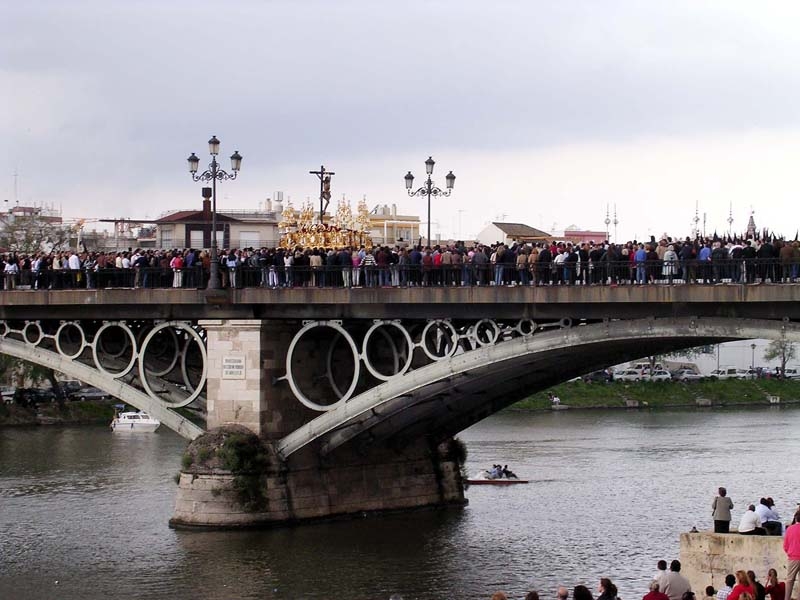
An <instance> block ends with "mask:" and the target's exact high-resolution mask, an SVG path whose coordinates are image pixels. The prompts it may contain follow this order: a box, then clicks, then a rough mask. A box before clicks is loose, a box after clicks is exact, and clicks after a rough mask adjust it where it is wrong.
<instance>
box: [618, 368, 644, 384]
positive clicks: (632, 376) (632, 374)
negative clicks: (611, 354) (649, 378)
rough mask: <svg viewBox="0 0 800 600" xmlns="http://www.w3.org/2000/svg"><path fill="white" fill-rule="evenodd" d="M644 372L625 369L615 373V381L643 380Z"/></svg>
mask: <svg viewBox="0 0 800 600" xmlns="http://www.w3.org/2000/svg"><path fill="white" fill-rule="evenodd" d="M641 380H642V373H641V371H637V370H636V369H623V370H622V371H616V372H615V373H614V381H641Z"/></svg>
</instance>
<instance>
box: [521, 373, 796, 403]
mask: <svg viewBox="0 0 800 600" xmlns="http://www.w3.org/2000/svg"><path fill="white" fill-rule="evenodd" d="M548 393H553V394H555V395H556V396H558V397H559V399H560V400H561V406H569V407H570V408H576V409H591V408H694V407H703V408H706V407H709V406H711V407H733V406H771V405H773V404H772V403H771V401H770V397H778V398H780V405H786V404H800V381H795V380H783V381H781V380H777V379H758V380H726V381H710V380H709V381H693V382H687V383H683V382H677V381H675V382H673V381H652V382H650V381H644V382H638V383H629V382H621V381H615V382H612V383H585V382H583V381H574V382H568V383H562V384H560V385H557V386H554V387H552V388H550V389H549V390H544V391H542V392H538V393H536V394H533V395H532V396H530V397H528V398H526V399H524V400H521V401H520V402H517V403H516V404H514V405H512V406H511V407H510V409H511V410H551V408H552V404H551V402H550V398H549V396H548Z"/></svg>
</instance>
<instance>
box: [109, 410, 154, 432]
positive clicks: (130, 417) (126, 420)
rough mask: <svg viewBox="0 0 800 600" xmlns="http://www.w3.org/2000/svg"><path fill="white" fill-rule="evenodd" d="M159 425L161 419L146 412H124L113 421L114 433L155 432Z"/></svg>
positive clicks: (112, 428)
mask: <svg viewBox="0 0 800 600" xmlns="http://www.w3.org/2000/svg"><path fill="white" fill-rule="evenodd" d="M159 425H161V421H159V420H158V419H154V418H153V417H151V416H150V415H149V414H147V413H146V412H142V411H139V412H123V413H119V414H117V415H116V416H115V417H114V420H113V421H111V430H112V431H113V432H114V433H153V432H154V431H155V430H156V429H158V427H159Z"/></svg>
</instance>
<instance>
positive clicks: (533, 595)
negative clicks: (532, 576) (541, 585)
mask: <svg viewBox="0 0 800 600" xmlns="http://www.w3.org/2000/svg"><path fill="white" fill-rule="evenodd" d="M525 600H539V592H537V591H535V590H533V591H530V592H528V593H527V594H525Z"/></svg>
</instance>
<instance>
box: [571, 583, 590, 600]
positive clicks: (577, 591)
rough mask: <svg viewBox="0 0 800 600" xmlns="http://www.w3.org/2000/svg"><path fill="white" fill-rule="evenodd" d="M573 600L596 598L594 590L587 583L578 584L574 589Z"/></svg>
mask: <svg viewBox="0 0 800 600" xmlns="http://www.w3.org/2000/svg"><path fill="white" fill-rule="evenodd" d="M572 600H594V599H593V598H592V592H590V591H589V588H587V587H586V586H585V585H576V586H575V588H574V589H573V590H572Z"/></svg>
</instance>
